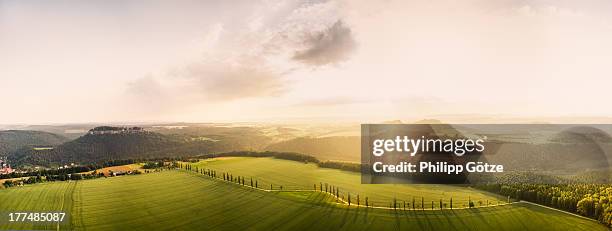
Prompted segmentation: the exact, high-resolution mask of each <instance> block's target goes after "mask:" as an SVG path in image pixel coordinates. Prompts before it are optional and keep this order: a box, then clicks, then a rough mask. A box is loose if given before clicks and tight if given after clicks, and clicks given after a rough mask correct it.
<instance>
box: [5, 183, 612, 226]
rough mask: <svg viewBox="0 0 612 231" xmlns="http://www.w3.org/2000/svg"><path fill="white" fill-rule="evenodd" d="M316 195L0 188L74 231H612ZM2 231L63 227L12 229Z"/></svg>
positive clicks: (562, 218)
mask: <svg viewBox="0 0 612 231" xmlns="http://www.w3.org/2000/svg"><path fill="white" fill-rule="evenodd" d="M330 200H331V198H330V196H328V195H326V194H322V193H315V192H297V193H291V192H264V191H259V190H253V189H249V188H247V187H242V186H238V185H235V184H229V183H226V182H222V181H219V180H212V179H210V178H208V177H205V176H202V175H197V174H194V173H188V172H184V171H164V172H160V173H151V174H144V175H137V176H122V177H114V178H107V179H105V178H100V179H95V180H85V181H78V182H75V181H72V182H53V183H45V184H38V185H29V186H24V187H20V188H12V189H5V190H0V211H15V210H19V211H57V210H63V211H66V212H69V213H70V215H71V220H70V222H69V223H67V224H66V225H62V226H61V227H60V228H61V229H71V230H336V229H338V230H409V229H410V230H414V229H416V230H606V228H605V227H604V226H603V225H600V224H597V223H595V222H592V221H589V220H587V219H582V218H579V217H574V216H571V215H567V214H564V213H562V212H557V211H554V210H550V209H546V208H541V207H538V206H533V205H528V204H514V205H505V206H498V207H489V208H479V209H463V210H444V211H393V210H383V209H371V208H370V209H366V208H358V209H357V208H354V207H353V208H347V207H346V206H344V205H337V204H333V203H329V201H330ZM0 229H55V226H53V225H48V226H36V225H32V224H7V223H3V222H0Z"/></svg>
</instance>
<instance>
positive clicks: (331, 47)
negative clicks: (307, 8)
mask: <svg viewBox="0 0 612 231" xmlns="http://www.w3.org/2000/svg"><path fill="white" fill-rule="evenodd" d="M304 42H305V43H306V45H307V46H308V48H307V49H305V50H301V51H297V52H295V55H294V56H293V59H294V60H296V61H300V62H302V63H305V64H308V65H313V66H321V65H327V64H333V63H338V62H342V61H345V60H347V59H348V58H349V57H350V54H351V53H352V52H353V50H355V48H356V42H355V39H354V38H353V35H352V32H351V29H350V28H349V27H348V26H347V25H346V24H344V23H343V22H342V21H341V20H338V21H336V23H334V24H333V25H332V26H331V27H329V28H327V29H326V30H324V31H322V32H315V33H312V34H309V35H308V36H307V37H306V38H305V40H304Z"/></svg>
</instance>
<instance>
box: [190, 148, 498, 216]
mask: <svg viewBox="0 0 612 231" xmlns="http://www.w3.org/2000/svg"><path fill="white" fill-rule="evenodd" d="M192 165H193V166H198V167H199V168H200V169H201V168H206V169H214V170H217V172H219V174H220V172H230V173H232V175H234V176H243V177H245V178H246V179H247V180H250V177H253V180H258V182H259V183H260V185H262V186H261V187H264V188H267V189H269V188H270V184H273V185H274V188H275V189H278V187H279V186H280V185H282V186H283V187H284V189H313V188H314V185H313V184H316V185H317V187H319V183H321V182H322V183H323V184H324V183H328V184H331V185H334V186H335V187H339V188H340V192H341V193H343V194H344V196H345V197H346V196H347V195H346V193H347V192H350V193H351V196H356V195H357V194H359V195H360V197H361V198H362V199H363V198H365V197H366V196H367V197H368V199H369V201H370V202H373V203H374V205H375V206H389V204H390V203H392V201H393V199H394V198H395V199H396V200H397V201H398V203H401V204H402V206H403V202H404V201H405V202H406V203H412V200H413V198H414V200H415V202H416V205H415V206H416V207H420V206H421V198H424V201H425V207H426V208H427V207H429V208H431V202H432V201H434V204H435V207H439V201H440V199H442V200H443V203H447V204H448V206H450V199H451V197H452V199H453V208H458V207H468V201H469V199H471V200H472V202H474V204H475V205H476V206H479V205H480V204H481V203H482V205H483V206H484V205H486V204H487V201H488V202H489V203H490V204H496V203H498V201H499V202H500V203H505V202H507V198H504V197H500V196H497V195H495V194H491V193H488V192H484V191H480V190H475V189H472V188H468V187H462V186H451V185H434V184H427V185H423V184H421V185H414V184H413V185H405V184H398V185H389V184H377V185H373V184H361V175H360V173H355V172H347V171H342V170H337V169H329V168H319V167H318V166H317V165H316V164H312V163H311V164H305V163H301V162H296V161H290V160H281V159H274V158H252V157H227V158H216V159H206V160H202V161H200V162H198V163H196V164H192ZM411 206H412V205H410V206H409V207H411Z"/></svg>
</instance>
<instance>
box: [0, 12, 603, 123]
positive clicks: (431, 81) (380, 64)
mask: <svg viewBox="0 0 612 231" xmlns="http://www.w3.org/2000/svg"><path fill="white" fill-rule="evenodd" d="M433 2H434V1H356V0H346V1H342V0H340V1H149V0H147V1H144V0H143V1H43V0H40V1H17V0H15V1H4V0H0V108H1V109H0V113H1V114H0V123H60V122H109V121H189V122H216V121H275V120H291V119H295V118H330V119H339V120H357V121H359V120H363V121H369V120H378V119H402V118H406V117H428V116H432V115H457V114H468V115H470V114H488V115H512V116H606V117H610V116H612V106H611V102H610V99H612V90H611V89H612V80H611V78H612V42H611V41H612V14H611V13H610V12H612V1H606V0H602V1H492V0H475V1H435V2H436V3H433Z"/></svg>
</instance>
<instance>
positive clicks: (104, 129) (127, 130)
mask: <svg viewBox="0 0 612 231" xmlns="http://www.w3.org/2000/svg"><path fill="white" fill-rule="evenodd" d="M145 132H146V131H145V130H144V128H141V127H111V126H100V127H95V128H93V129H90V130H89V132H87V134H89V135H109V134H137V133H145Z"/></svg>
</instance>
